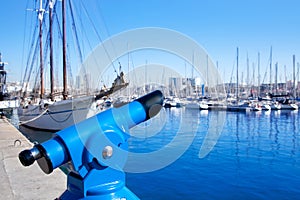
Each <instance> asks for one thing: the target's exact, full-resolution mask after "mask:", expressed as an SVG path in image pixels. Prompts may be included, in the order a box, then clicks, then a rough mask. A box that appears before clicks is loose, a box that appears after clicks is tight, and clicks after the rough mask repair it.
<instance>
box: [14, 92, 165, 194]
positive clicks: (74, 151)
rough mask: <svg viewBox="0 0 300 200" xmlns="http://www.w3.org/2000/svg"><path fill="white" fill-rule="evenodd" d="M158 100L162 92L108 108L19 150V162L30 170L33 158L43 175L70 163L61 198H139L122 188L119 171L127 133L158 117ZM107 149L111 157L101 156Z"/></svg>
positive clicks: (125, 147) (125, 156)
mask: <svg viewBox="0 0 300 200" xmlns="http://www.w3.org/2000/svg"><path fill="white" fill-rule="evenodd" d="M162 102H163V96H162V93H161V92H160V91H154V92H152V93H150V94H148V95H145V96H144V97H141V98H140V99H137V100H136V101H133V102H131V103H129V104H126V105H124V106H122V107H120V108H112V109H109V110H106V111H104V112H102V113H99V114H98V115H96V116H93V117H91V118H89V119H87V120H85V121H82V122H80V123H78V124H75V125H73V126H71V127H69V128H66V129H64V130H62V131H59V132H57V133H56V134H55V136H54V137H53V138H52V139H51V140H48V141H46V142H44V143H42V144H38V145H36V146H35V147H34V148H33V149H31V150H25V151H23V152H21V153H20V154H19V158H20V161H21V162H22V164H23V165H25V166H28V165H31V164H32V163H33V162H34V160H37V162H38V164H39V166H40V167H41V169H42V170H43V171H44V172H45V173H51V172H52V171H53V170H54V169H55V168H57V167H60V166H62V165H68V166H69V169H70V173H69V174H68V177H67V178H68V181H67V190H66V191H65V192H64V193H63V194H62V195H61V197H60V198H59V199H123V198H124V199H138V197H137V196H135V195H134V194H133V193H132V192H131V191H130V190H129V189H128V188H127V187H126V186H125V173H124V172H123V171H122V168H123V166H124V164H125V162H126V159H127V145H128V144H127V139H128V138H129V136H130V135H129V134H128V131H129V129H130V128H132V127H134V126H135V125H137V124H139V123H141V122H143V121H146V120H147V119H149V118H151V117H152V116H154V115H156V114H157V113H158V112H159V110H160V108H161V106H162ZM157 104H159V109H157V107H155V106H156V105H157ZM153 108H155V109H154V110H155V111H154V112H153ZM151 112H152V113H151ZM107 146H109V147H111V148H112V149H113V154H112V156H111V157H109V158H106V157H105V156H103V155H102V153H103V149H104V148H105V147H107Z"/></svg>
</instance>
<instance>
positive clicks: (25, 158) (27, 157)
mask: <svg viewBox="0 0 300 200" xmlns="http://www.w3.org/2000/svg"><path fill="white" fill-rule="evenodd" d="M19 160H20V162H21V163H22V165H23V166H25V167H27V166H30V165H32V164H33V163H34V161H35V159H34V157H33V155H32V154H31V151H30V150H28V149H26V150H24V151H22V152H21V153H19Z"/></svg>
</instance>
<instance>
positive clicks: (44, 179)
mask: <svg viewBox="0 0 300 200" xmlns="http://www.w3.org/2000/svg"><path fill="white" fill-rule="evenodd" d="M32 146H33V144H32V143H30V142H29V140H28V139H27V138H26V137H25V136H23V135H22V133H20V132H19V130H18V129H17V128H15V127H14V126H13V125H11V124H10V123H9V122H8V121H7V120H6V119H0V180H1V181H0V189H1V199H8V200H10V199H18V200H19V199H22V200H23V199H24V200H27V199H56V198H58V197H59V196H60V195H61V194H62V193H63V192H64V191H65V189H66V186H67V176H66V175H65V174H64V173H63V172H62V171H61V170H54V171H53V173H51V174H50V175H47V174H45V173H44V172H43V171H42V170H41V169H40V168H39V166H38V164H37V163H34V164H33V165H32V166H30V167H24V166H23V165H22V164H21V163H20V161H19V159H18V155H19V153H20V152H21V151H22V150H24V149H28V148H31V147H32Z"/></svg>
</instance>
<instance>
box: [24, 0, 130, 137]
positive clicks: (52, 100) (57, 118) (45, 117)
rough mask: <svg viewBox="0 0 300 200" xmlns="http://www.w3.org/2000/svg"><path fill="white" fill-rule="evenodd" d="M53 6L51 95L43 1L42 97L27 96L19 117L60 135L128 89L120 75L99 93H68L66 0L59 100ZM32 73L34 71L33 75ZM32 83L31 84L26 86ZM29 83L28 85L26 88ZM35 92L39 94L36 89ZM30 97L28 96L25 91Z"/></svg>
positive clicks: (26, 123)
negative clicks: (47, 79)
mask: <svg viewBox="0 0 300 200" xmlns="http://www.w3.org/2000/svg"><path fill="white" fill-rule="evenodd" d="M48 2H49V5H48V6H46V8H48V7H49V12H48V13H47V14H49V33H50V42H49V43H50V44H49V45H50V61H49V63H50V82H51V84H50V94H49V95H45V89H44V66H43V62H44V60H43V58H44V55H43V38H42V33H43V32H42V28H43V24H44V21H43V19H44V14H45V10H46V9H44V8H43V1H42V0H40V2H39V9H37V10H36V11H37V12H38V20H39V37H38V41H39V50H40V52H39V54H40V57H39V64H40V67H39V72H40V85H39V97H36V96H34V94H32V95H31V96H30V97H28V96H27V97H26V96H24V97H23V100H24V101H23V102H22V104H21V106H20V107H19V109H18V116H19V121H20V125H21V126H25V127H27V128H31V129H35V130H42V131H50V132H56V131H59V130H62V129H64V128H66V127H69V126H71V125H73V124H75V123H78V122H80V121H82V120H84V119H86V118H89V117H91V116H93V115H95V114H97V113H99V112H101V111H103V108H104V107H102V106H99V105H100V104H101V103H103V102H104V100H105V99H103V98H105V97H107V96H109V95H111V94H113V93H114V92H116V91H118V90H121V89H123V88H125V87H126V86H128V82H126V80H125V77H124V73H123V72H122V71H120V72H119V74H118V75H117V77H116V78H115V79H114V81H113V83H112V85H111V87H110V88H106V87H103V88H102V89H101V90H100V91H99V92H98V93H97V94H86V95H81V96H71V95H69V94H68V93H69V92H68V85H67V56H66V52H67V44H66V37H67V36H66V32H67V31H66V0H62V1H61V3H62V18H63V23H62V24H63V25H62V26H63V27H62V29H63V30H62V41H63V42H62V43H63V45H62V46H63V62H62V63H63V92H62V95H60V96H59V97H57V96H55V91H54V72H53V52H52V50H53V38H52V14H53V10H54V6H55V5H54V3H55V2H53V1H52V0H50V1H48ZM29 73H30V72H29ZM26 84H28V83H26ZM26 84H25V85H26ZM34 91H37V90H36V89H35V90H34ZM24 94H25V95H26V94H27V93H26V92H24Z"/></svg>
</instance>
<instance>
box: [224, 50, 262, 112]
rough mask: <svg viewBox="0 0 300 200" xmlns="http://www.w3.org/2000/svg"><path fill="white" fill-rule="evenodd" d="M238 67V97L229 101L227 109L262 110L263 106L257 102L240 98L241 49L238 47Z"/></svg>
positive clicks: (242, 110)
mask: <svg viewBox="0 0 300 200" xmlns="http://www.w3.org/2000/svg"><path fill="white" fill-rule="evenodd" d="M236 59H237V64H236V65H237V66H236V67H237V69H236V99H234V101H228V100H227V101H228V104H227V110H228V111H240V112H249V111H261V110H262V108H261V106H259V105H258V104H256V103H253V102H251V101H248V100H243V101H241V100H240V98H239V49H238V48H237V57H236Z"/></svg>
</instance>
